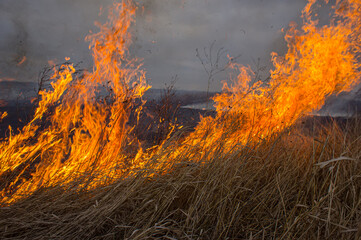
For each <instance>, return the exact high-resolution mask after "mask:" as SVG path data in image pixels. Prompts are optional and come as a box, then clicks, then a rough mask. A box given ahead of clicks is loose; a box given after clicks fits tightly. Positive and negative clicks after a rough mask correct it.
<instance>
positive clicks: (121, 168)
mask: <svg viewBox="0 0 361 240" xmlns="http://www.w3.org/2000/svg"><path fill="white" fill-rule="evenodd" d="M326 2H327V1H326ZM315 5H316V0H309V2H308V4H307V5H306V7H305V8H304V10H303V12H302V16H303V20H304V22H303V26H302V28H300V29H299V28H297V26H296V25H295V24H291V25H290V29H289V30H288V31H287V33H286V36H285V40H286V41H287V44H288V52H287V53H286V54H285V56H283V57H281V56H279V55H277V54H276V53H273V54H272V61H273V65H274V70H272V71H271V80H270V81H269V82H267V83H264V82H260V81H258V82H255V83H254V82H253V78H252V77H253V72H252V70H251V69H250V68H249V67H244V66H241V65H238V64H234V65H233V67H234V68H235V69H236V70H238V72H239V74H238V75H237V76H236V77H234V78H232V79H231V80H232V83H231V84H227V83H225V84H224V88H223V90H224V91H223V93H221V94H219V95H217V96H216V97H215V98H214V100H215V102H216V108H217V115H216V116H215V117H204V118H202V119H201V122H200V123H199V124H198V126H197V127H196V129H195V131H194V132H192V133H190V134H189V135H188V136H187V137H185V138H183V140H178V141H174V142H172V144H168V145H167V144H163V145H160V146H156V147H154V148H152V150H148V151H144V152H143V150H142V148H141V147H140V146H139V143H138V141H137V139H136V138H134V137H133V136H132V129H133V128H132V126H130V125H129V124H128V120H129V116H130V113H131V111H132V110H134V109H135V111H136V112H139V111H141V105H140V107H138V108H135V107H134V103H135V100H136V99H138V98H141V96H142V95H143V93H144V92H145V91H146V90H147V89H148V88H149V86H148V85H147V84H146V81H145V73H144V71H143V70H142V69H141V64H140V63H139V61H138V60H137V59H134V58H130V57H129V53H128V48H129V45H130V44H131V35H130V33H129V28H130V26H131V24H132V22H133V21H134V14H135V11H136V7H135V6H134V4H133V3H132V2H131V0H124V1H123V2H122V3H118V4H114V6H113V8H112V9H111V10H110V12H109V21H108V22H107V23H105V24H104V25H100V24H98V26H99V28H100V32H99V33H96V34H92V35H90V36H88V37H87V38H86V39H87V40H88V41H90V48H91V49H92V51H93V59H94V67H93V70H92V71H91V72H86V73H84V74H83V75H81V76H79V75H76V74H75V73H76V70H75V69H74V67H73V66H72V65H67V64H64V65H62V66H61V67H60V68H59V69H54V72H55V73H54V75H53V77H52V79H53V80H54V82H53V83H52V90H48V91H46V90H44V91H42V92H41V93H40V95H41V100H40V102H39V103H38V108H37V109H36V112H35V115H34V118H33V119H32V120H31V121H30V122H29V123H28V124H27V125H26V126H25V127H24V128H23V129H22V131H21V132H20V133H19V134H17V135H10V137H9V139H7V140H6V141H3V142H1V143H0V176H1V180H2V182H3V184H2V186H1V196H2V198H3V200H2V203H5V204H9V203H12V202H14V201H16V200H18V199H20V198H22V197H26V196H29V195H30V194H32V193H33V192H34V191H36V190H38V189H40V188H42V187H52V186H64V187H65V186H67V187H69V186H72V185H71V183H74V182H75V183H76V184H75V185H74V186H76V187H77V188H82V189H89V188H94V187H97V186H99V185H102V184H108V183H110V182H112V181H114V179H117V178H119V177H121V176H127V175H128V174H129V173H132V172H134V171H135V170H136V169H138V168H140V167H142V166H143V165H144V164H146V163H147V162H149V163H158V164H159V163H161V164H162V163H166V165H161V164H160V165H153V167H154V168H155V169H159V170H161V171H167V170H168V168H167V167H169V166H167V164H170V165H171V164H172V163H174V162H177V161H183V160H191V161H209V160H212V159H213V158H214V157H216V156H219V154H227V153H229V152H230V151H232V150H234V149H237V148H238V147H239V146H244V145H246V144H253V143H255V142H257V141H258V140H259V139H262V140H268V139H269V138H270V137H271V136H272V135H274V134H278V133H280V132H281V131H284V130H285V129H286V128H288V127H290V126H291V125H292V124H294V123H295V121H296V120H297V119H299V118H300V117H302V116H304V115H305V114H308V113H310V112H312V111H313V110H317V109H319V108H320V107H321V106H322V105H323V103H324V101H325V99H326V98H327V96H329V95H331V94H334V93H336V94H337V93H339V92H341V91H346V90H350V89H351V88H352V87H353V86H354V85H355V84H357V83H358V81H359V80H360V69H361V66H360V56H361V55H360V53H361V49H360V40H359V39H360V33H361V22H360V21H361V20H360V19H361V13H360V12H361V11H360V9H361V1H360V0H337V1H336V4H335V5H334V7H333V9H334V14H333V16H332V21H331V22H330V24H329V25H325V26H319V24H318V22H317V20H316V19H314V14H313V9H314V8H315ZM104 89H107V91H106V93H104Z"/></svg>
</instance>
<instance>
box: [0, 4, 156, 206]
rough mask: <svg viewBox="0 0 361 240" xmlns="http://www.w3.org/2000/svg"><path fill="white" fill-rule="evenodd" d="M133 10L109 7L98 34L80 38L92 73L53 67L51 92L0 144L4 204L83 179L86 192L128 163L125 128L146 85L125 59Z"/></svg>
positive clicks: (129, 141) (140, 72)
mask: <svg viewBox="0 0 361 240" xmlns="http://www.w3.org/2000/svg"><path fill="white" fill-rule="evenodd" d="M135 11H136V7H135V6H134V4H132V3H131V1H128V0H127V1H123V2H122V3H117V4H114V6H113V7H112V9H111V10H110V12H109V21H108V22H107V23H105V24H104V25H100V24H98V26H99V28H100V32H99V33H96V34H91V35H89V36H88V37H87V38H86V40H88V41H90V48H91V49H92V52H93V61H94V67H93V70H92V72H86V73H84V75H83V76H81V77H75V75H74V73H75V69H74V67H73V66H72V65H62V66H61V67H60V69H54V72H55V73H54V75H53V77H52V79H53V80H54V82H53V83H52V88H53V90H51V91H46V90H43V91H42V92H40V95H41V101H40V102H39V104H38V108H37V109H36V111H35V115H34V118H33V119H32V120H31V121H30V123H29V124H27V125H26V126H25V127H24V128H23V130H22V131H21V133H20V134H17V135H15V136H10V138H9V139H8V140H7V141H5V142H2V143H1V150H0V151H1V152H0V164H1V167H0V175H1V176H2V177H6V178H7V179H8V181H7V182H8V183H7V184H6V185H5V186H3V187H2V192H1V193H2V197H3V199H4V200H3V201H4V202H11V201H14V200H16V199H17V198H20V197H21V196H22V195H28V194H29V193H32V192H33V191H35V190H36V189H39V187H50V186H56V185H66V184H67V183H69V182H72V181H75V180H76V179H77V178H81V177H83V176H86V175H87V176H92V179H91V181H90V182H84V183H83V184H84V185H86V186H87V187H91V186H92V185H97V184H104V183H107V182H109V181H111V179H112V178H113V177H114V176H118V175H119V174H120V173H125V172H126V171H129V168H131V167H134V166H135V165H136V164H134V163H132V159H130V160H129V156H128V155H125V152H127V153H128V154H129V148H130V147H132V145H135V144H137V142H136V140H135V139H130V138H131V134H130V132H131V130H132V129H131V127H130V126H128V125H126V123H127V121H128V118H129V115H130V112H131V108H132V107H133V105H134V102H135V100H136V99H137V98H140V97H141V96H142V95H143V93H144V92H145V91H146V90H147V89H148V88H149V87H148V85H147V84H146V82H145V75H144V74H145V73H144V71H143V70H141V64H140V63H139V61H138V60H137V59H133V58H129V57H128V55H129V54H128V47H129V45H130V44H131V36H130V33H129V28H130V26H131V24H132V22H133V20H134V14H135ZM104 89H107V91H106V93H104ZM139 110H140V109H138V111H139ZM29 173H31V177H30V176H29ZM9 179H10V181H9Z"/></svg>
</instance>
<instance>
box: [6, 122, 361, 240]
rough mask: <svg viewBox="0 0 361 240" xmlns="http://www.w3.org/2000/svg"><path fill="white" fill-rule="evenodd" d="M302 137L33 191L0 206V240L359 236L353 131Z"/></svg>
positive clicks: (360, 185)
mask: <svg viewBox="0 0 361 240" xmlns="http://www.w3.org/2000/svg"><path fill="white" fill-rule="evenodd" d="M310 132H311V133H308V134H305V131H303V130H302V128H301V127H293V129H291V130H290V132H286V133H284V134H282V135H281V136H279V137H277V138H275V139H274V140H272V141H270V142H260V143H259V144H258V146H256V147H253V148H248V147H244V148H242V149H240V150H237V151H233V152H229V153H228V154H222V156H219V157H217V158H214V159H213V160H212V161H211V162H208V163H205V164H200V163H192V162H181V163H177V164H175V165H174V166H173V168H172V170H171V171H170V172H169V173H167V174H163V175H156V176H152V177H149V174H153V173H152V172H150V171H146V170H144V171H143V172H139V174H138V175H137V176H136V177H135V178H131V179H125V180H120V181H119V182H116V183H114V184H112V185H110V186H107V187H103V188H98V189H96V190H95V191H92V192H77V191H76V190H71V189H67V190H64V189H61V188H54V189H43V190H41V191H38V192H36V193H35V194H34V195H32V196H31V197H29V198H27V199H24V200H22V201H19V202H17V203H16V204H14V205H12V206H8V207H2V208H1V209H0V238H1V239H159V238H161V239H227V238H228V239H360V238H361V225H359V223H360V220H361V163H360V156H361V125H360V124H359V123H358V122H357V121H356V122H352V123H349V124H348V126H346V127H345V128H342V129H341V128H339V127H338V126H337V124H335V123H334V124H330V125H329V126H328V127H327V129H325V130H319V129H318V130H317V131H316V130H315V128H314V129H313V130H311V131H310ZM330 160H332V161H330ZM327 161H329V162H327ZM322 162H323V163H324V164H320V163H322ZM75 186H76V184H75Z"/></svg>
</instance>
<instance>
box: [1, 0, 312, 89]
mask: <svg viewBox="0 0 361 240" xmlns="http://www.w3.org/2000/svg"><path fill="white" fill-rule="evenodd" d="M112 1H113V0H31V1H30V0H0V79H2V80H6V79H14V80H17V81H37V76H38V74H39V72H40V71H41V69H42V68H43V67H44V66H45V65H46V64H47V61H48V60H55V61H57V62H61V61H63V59H64V58H65V57H70V58H71V59H72V61H74V62H78V61H82V62H83V64H82V66H83V67H89V66H90V53H89V50H88V44H87V43H85V42H84V38H85V36H86V35H87V34H88V32H89V30H93V31H95V30H96V28H95V27H94V25H93V24H94V21H104V18H105V16H101V17H99V14H98V13H99V8H100V7H101V6H103V7H104V8H105V7H106V6H108V5H110V4H111V2H112ZM138 2H140V5H143V6H144V12H143V13H142V15H138V16H137V23H136V26H134V29H133V32H134V39H135V42H134V45H133V47H132V53H133V54H135V55H136V56H137V57H140V58H143V59H144V66H145V68H146V70H147V73H148V74H147V76H148V78H149V82H150V84H151V85H152V86H153V87H155V88H160V87H163V86H164V83H169V82H170V81H171V79H172V78H173V77H174V76H175V75H177V76H178V80H177V82H176V87H177V88H178V89H189V90H192V89H193V90H205V89H206V88H207V75H206V74H205V71H204V69H203V67H202V65H201V63H200V61H199V60H198V58H197V57H196V48H198V49H203V48H204V47H206V48H209V46H210V45H211V43H212V42H213V41H216V43H215V47H214V49H215V50H217V49H218V48H220V47H224V49H226V50H228V52H227V53H228V54H230V55H231V56H236V55H240V54H241V57H240V58H239V60H238V62H240V63H242V64H250V65H251V66H254V62H255V61H257V59H258V58H260V59H261V64H263V65H268V66H269V59H270V53H271V52H272V51H276V52H279V53H282V52H284V51H285V46H284V42H283V40H282V39H283V34H282V33H281V31H280V30H281V28H284V27H287V26H288V23H289V22H290V21H299V16H300V13H301V10H302V8H303V7H304V5H305V4H306V0H143V1H138ZM24 56H25V57H26V61H25V62H24V63H23V64H21V65H19V63H20V62H21V60H23V57H24ZM264 75H265V76H266V75H267V72H266V73H264ZM224 78H226V75H219V76H218V78H217V79H216V80H215V81H214V83H212V86H211V89H213V90H219V89H220V80H221V79H224Z"/></svg>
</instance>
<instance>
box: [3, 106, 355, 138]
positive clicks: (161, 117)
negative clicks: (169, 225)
mask: <svg viewBox="0 0 361 240" xmlns="http://www.w3.org/2000/svg"><path fill="white" fill-rule="evenodd" d="M188 102H190V101H189V100H188ZM188 102H187V103H188ZM34 110H35V106H34V105H32V104H30V103H29V102H26V103H20V104H19V103H18V104H10V105H7V106H0V113H2V112H5V111H6V112H7V113H8V116H7V117H5V118H4V119H3V120H2V121H1V122H0V139H3V138H5V137H8V136H9V133H10V131H9V126H11V128H12V131H13V133H17V132H19V130H20V129H22V128H23V126H24V125H25V124H26V123H28V122H29V121H30V120H31V117H32V115H33V112H34ZM215 114H216V113H215V111H212V110H201V109H190V108H183V107H182V105H181V102H175V103H172V104H169V105H164V104H162V103H161V102H154V101H149V102H147V103H146V104H145V106H144V108H143V112H142V114H141V115H140V121H139V123H138V124H139V126H138V127H137V128H136V130H135V132H136V135H137V137H138V138H139V139H140V140H141V141H146V142H148V143H149V144H150V145H152V144H158V143H159V142H160V141H161V140H162V139H164V137H165V136H166V135H167V134H168V132H169V128H170V127H171V126H178V127H179V126H182V128H183V129H186V131H192V130H193V129H194V127H195V126H196V125H197V124H198V122H199V121H200V116H215ZM135 121H136V120H135V116H131V118H130V124H131V125H133V123H134V122H135ZM350 121H353V118H349V117H329V116H317V115H314V116H308V117H304V118H303V119H301V120H299V122H298V124H299V126H301V127H302V128H303V129H304V131H305V132H311V131H313V130H314V129H315V126H316V128H319V129H321V128H326V127H327V126H330V125H331V124H334V123H336V124H337V125H338V126H339V127H340V128H341V129H342V128H345V127H346V126H347V124H348V123H349V122H350Z"/></svg>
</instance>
